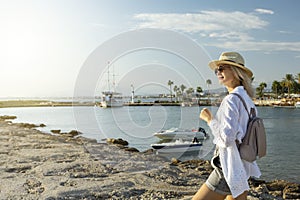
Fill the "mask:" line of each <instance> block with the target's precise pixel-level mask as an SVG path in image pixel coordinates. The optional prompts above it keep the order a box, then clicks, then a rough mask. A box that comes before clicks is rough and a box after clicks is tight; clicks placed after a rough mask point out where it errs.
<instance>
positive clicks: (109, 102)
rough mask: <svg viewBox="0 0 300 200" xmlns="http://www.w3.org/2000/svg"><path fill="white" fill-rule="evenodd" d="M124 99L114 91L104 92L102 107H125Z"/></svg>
mask: <svg viewBox="0 0 300 200" xmlns="http://www.w3.org/2000/svg"><path fill="white" fill-rule="evenodd" d="M123 103H124V102H123V97H122V93H118V92H113V91H104V92H102V101H101V105H100V106H101V107H103V108H109V107H121V106H123Z"/></svg>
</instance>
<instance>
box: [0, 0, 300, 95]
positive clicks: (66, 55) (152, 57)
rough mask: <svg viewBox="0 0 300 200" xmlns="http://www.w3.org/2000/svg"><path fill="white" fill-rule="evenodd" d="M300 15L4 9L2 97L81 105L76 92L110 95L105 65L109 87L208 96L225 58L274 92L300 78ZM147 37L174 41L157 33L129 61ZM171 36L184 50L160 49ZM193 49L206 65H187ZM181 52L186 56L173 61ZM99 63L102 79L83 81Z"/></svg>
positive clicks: (283, 5) (120, 5) (127, 3)
mask: <svg viewBox="0 0 300 200" xmlns="http://www.w3.org/2000/svg"><path fill="white" fill-rule="evenodd" d="M299 8H300V2H299V1H297V0H287V1H282V0H281V1H280V0H272V1H267V0H265V1H261V0H254V1H237V0H235V1H233V0H229V1H216V0H210V1H199V0H186V1H183V0H160V1H158V0H98V1H96V0H95V1H92V0H51V1H50V0H49V1H38V0H36V1H34V0H28V1H21V0H20V1H16V0H7V1H5V0H2V1H0V26H1V32H0V44H1V45H0V56H1V59H0V63H1V74H0V83H1V85H2V87H1V90H0V97H38V96H42V97H47V96H73V94H74V91H76V88H78V85H80V89H81V90H80V91H79V90H78V91H79V93H80V94H81V93H82V95H92V93H94V94H95V95H97V94H99V93H100V91H101V90H104V89H105V88H107V84H105V83H106V82H107V77H108V76H106V75H107V71H106V68H105V67H107V66H106V65H105V64H103V63H106V64H107V63H108V62H110V69H111V72H110V74H112V71H113V72H114V74H115V76H113V77H111V78H110V81H112V80H114V81H113V82H114V83H115V86H116V87H117V89H118V90H120V91H122V92H123V93H125V94H128V95H129V93H130V85H131V84H133V85H134V86H135V88H136V89H137V92H140V93H141V94H142V93H147V92H158V93H159V92H164V91H167V87H168V86H167V85H166V82H167V81H166V80H169V79H170V80H173V81H174V84H178V85H180V84H182V83H184V84H185V85H187V86H188V87H196V86H201V87H202V88H204V89H207V86H206V85H205V80H207V79H211V80H212V82H213V84H212V85H211V86H210V87H212V88H218V87H220V85H219V84H218V83H217V80H216V79H215V77H214V74H213V73H212V72H211V71H209V69H208V66H207V63H208V61H209V60H211V59H218V57H219V55H220V53H221V52H223V51H238V52H240V53H241V54H242V55H243V56H244V58H245V60H246V66H247V67H249V68H250V69H251V70H252V71H253V72H254V75H255V82H254V84H255V85H258V84H259V83H261V82H266V83H267V84H268V86H269V87H270V85H271V83H272V82H273V80H282V78H283V77H284V76H285V74H288V73H291V74H297V73H299V72H300V68H299V67H300V64H299V63H300V30H299V29H300V25H299V22H298V19H300V16H299V15H300V14H299V11H298V9H299ZM140 29H146V30H148V29H150V30H151V31H153V30H152V29H154V30H159V29H163V30H166V31H167V32H163V36H162V37H159V34H158V36H157V37H155V38H152V37H151V34H149V38H147V39H149V41H151V42H153V45H156V46H153V48H152V49H149V46H147V47H145V48H142V49H138V50H133V49H128V50H129V53H124V52H126V47H127V46H126V45H128V46H130V45H132V43H138V42H139V40H142V39H145V38H144V37H145V35H142V36H141V35H139V34H137V37H131V34H128V33H129V32H132V31H133V32H137V33H138V30H140ZM168 31H172V32H173V33H174V34H172V33H171V34H170V35H173V36H174V38H176V40H174V41H178V42H175V43H172V44H170V45H169V46H167V47H168V48H167V49H164V50H162V46H160V45H159V44H160V43H163V42H164V41H162V40H164V38H166V39H168V38H167V37H166V35H167V33H168ZM156 34H157V32H155V33H154V34H153V35H156ZM173 36H172V37H173ZM127 37H129V38H127ZM140 37H141V38H140ZM170 37H171V36H170ZM122 38H123V39H122ZM124 38H126V39H127V40H126V41H125V39H124ZM118 40H119V41H118ZM122 40H124V41H122ZM189 41H192V42H194V43H195V45H197V46H198V47H197V48H195V49H196V50H197V49H199V60H193V59H197V58H195V57H193V58H192V56H191V57H189V56H190V55H192V54H195V53H197V52H192V49H193V48H190V47H187V46H184V45H185V44H186V42H187V43H189ZM147 44H148V45H150V46H151V44H152V43H147ZM105 45H106V46H105ZM114 45H115V46H114ZM190 45H193V44H192V43H191V44H190ZM175 46H176V47H175ZM181 46H184V48H183V50H182V52H181V53H180V54H178V53H176V52H175V53H174V51H173V50H174V49H178V47H181ZM104 47H105V48H104ZM165 47H166V46H164V48H165ZM122 48H123V49H122ZM120 49H122V51H120ZM97 50H98V51H97ZM100 50H102V52H101V51H100ZM119 51H120V55H118V54H116V52H119ZM200 51H201V52H200ZM108 52H110V53H111V54H109V53H108ZM104 54H105V55H106V54H107V57H104V56H102V55H104ZM101 56H102V57H101ZM98 57H99V61H98V60H97V58H98ZM91 59H95V60H96V61H95V62H94V64H95V63H96V64H97V63H98V62H99V67H100V68H101V70H95V72H94V74H93V73H92V72H90V73H92V74H90V75H91V77H93V78H92V79H95V80H94V81H92V82H89V81H90V79H89V74H84V73H85V69H86V68H88V67H87V63H90V62H91V61H90V60H91ZM100 59H102V60H100ZM191 59H192V60H191ZM195 63H197V64H196V65H195ZM96 64H95V65H96ZM100 65H101V66H100ZM91 69H93V68H91ZM92 71H93V70H92ZM82 74H84V75H82ZM82 77H84V78H83V79H82ZM80 78H81V79H82V80H80V81H78V80H79V79H80ZM85 84H86V85H85ZM88 87H89V88H92V89H90V92H86V93H85V92H84V91H85V88H88ZM87 90H88V89H87ZM79 93H78V94H79Z"/></svg>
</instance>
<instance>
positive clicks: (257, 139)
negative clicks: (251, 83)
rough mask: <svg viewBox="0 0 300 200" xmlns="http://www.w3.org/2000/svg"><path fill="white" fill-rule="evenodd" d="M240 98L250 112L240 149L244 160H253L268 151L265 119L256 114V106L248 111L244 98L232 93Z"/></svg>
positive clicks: (239, 145)
mask: <svg viewBox="0 0 300 200" xmlns="http://www.w3.org/2000/svg"><path fill="white" fill-rule="evenodd" d="M232 94H234V95H236V96H238V97H239V98H240V100H241V101H242V102H243V105H244V107H245V109H246V111H247V113H248V116H249V121H248V125H247V131H246V135H245V137H244V138H243V139H242V143H241V144H237V145H238V149H239V152H240V155H241V158H242V159H243V160H246V161H248V162H253V161H255V160H256V159H257V157H259V158H261V157H263V156H265V155H266V153H267V140H266V132H265V126H264V123H263V119H261V118H259V117H257V116H256V112H255V109H254V108H251V110H250V113H249V112H248V109H247V105H246V103H245V101H244V99H243V98H242V97H241V96H240V95H239V94H237V93H232Z"/></svg>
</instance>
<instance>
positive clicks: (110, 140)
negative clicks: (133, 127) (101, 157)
mask: <svg viewBox="0 0 300 200" xmlns="http://www.w3.org/2000/svg"><path fill="white" fill-rule="evenodd" d="M106 142H107V143H108V144H119V145H122V146H127V145H128V142H127V141H126V140H123V139H121V138H118V139H114V138H108V139H107V140H106Z"/></svg>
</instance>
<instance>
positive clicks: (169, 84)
mask: <svg viewBox="0 0 300 200" xmlns="http://www.w3.org/2000/svg"><path fill="white" fill-rule="evenodd" d="M173 84H174V82H173V81H171V80H169V81H168V86H170V96H171V102H172V101H173V100H172V85H173Z"/></svg>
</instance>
